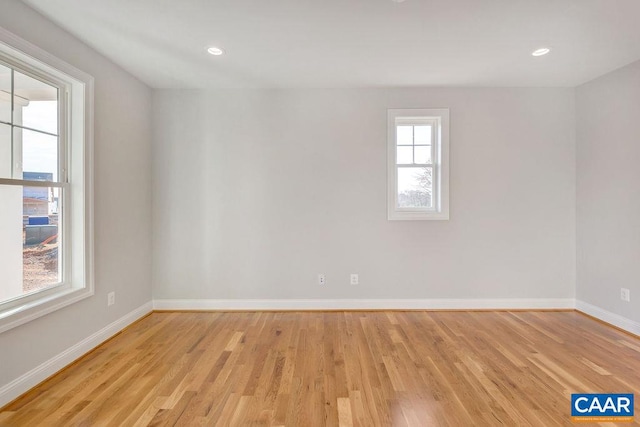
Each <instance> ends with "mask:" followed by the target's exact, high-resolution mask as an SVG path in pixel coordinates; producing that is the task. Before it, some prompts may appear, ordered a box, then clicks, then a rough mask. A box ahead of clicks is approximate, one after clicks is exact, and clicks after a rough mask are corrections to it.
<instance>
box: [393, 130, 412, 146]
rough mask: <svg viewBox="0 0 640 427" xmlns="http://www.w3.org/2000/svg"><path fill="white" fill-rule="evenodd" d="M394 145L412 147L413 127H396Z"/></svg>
mask: <svg viewBox="0 0 640 427" xmlns="http://www.w3.org/2000/svg"><path fill="white" fill-rule="evenodd" d="M396 144H397V145H413V126H396Z"/></svg>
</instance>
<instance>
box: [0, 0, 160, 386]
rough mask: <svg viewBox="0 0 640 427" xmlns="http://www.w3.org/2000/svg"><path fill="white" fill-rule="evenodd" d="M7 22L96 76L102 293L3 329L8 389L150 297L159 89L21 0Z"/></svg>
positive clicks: (10, 3) (1, 374)
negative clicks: (154, 96) (154, 113)
mask: <svg viewBox="0 0 640 427" xmlns="http://www.w3.org/2000/svg"><path fill="white" fill-rule="evenodd" d="M0 26H2V27H4V28H6V29H7V30H9V31H11V32H13V33H14V34H16V35H18V36H20V37H22V38H23V39H25V40H27V41H30V42H31V43H33V44H35V45H37V46H39V47H40V48H42V49H44V50H46V51H48V52H50V53H52V54H54V55H56V56H58V57H59V58H61V59H63V60H65V61H66V62H68V63H70V64H72V65H74V66H76V67H77V68H79V69H81V70H83V71H85V72H87V73H89V74H91V75H93V76H94V77H95V193H94V194H95V267H96V271H95V272H96V282H95V289H96V294H95V296H93V297H91V298H88V299H85V300H83V301H81V302H79V303H76V304H73V305H71V306H68V307H66V308H64V309H62V310H59V311H56V312H54V313H52V314H49V315H46V316H44V317H41V318H39V319H37V320H34V321H32V322H29V323H27V324H24V325H22V326H19V327H17V328H14V329H11V330H9V331H7V332H3V333H1V334H0V349H1V351H0V367H1V368H0V388H2V386H4V385H7V384H8V383H9V382H11V381H12V380H15V379H16V378H18V377H20V376H21V375H23V374H25V373H27V372H29V371H30V370H32V369H34V368H36V367H37V366H39V365H40V364H42V363H43V362H45V361H47V360H49V359H51V358H52V357H54V356H56V355H58V354H60V353H61V352H63V351H65V350H67V349H68V348H69V347H71V346H73V345H74V344H76V343H78V342H80V341H82V340H84V339H86V338H87V337H89V336H91V335H92V334H94V333H95V332H97V331H99V330H101V329H102V328H104V327H105V326H106V325H108V324H110V323H112V322H114V321H115V320H116V319H119V318H121V317H123V316H124V315H125V314H127V313H130V312H131V311H133V310H134V309H136V308H138V307H140V306H141V305H143V304H145V303H147V302H149V301H150V299H151V284H150V265H151V258H150V252H151V250H150V249H151V248H150V234H151V231H150V224H149V222H150V218H151V211H150V206H151V201H150V196H151V184H150V178H151V176H150V157H151V154H150V147H151V130H150V111H151V106H150V100H151V94H150V90H149V89H148V88H147V87H146V86H145V85H143V84H141V83H140V82H139V81H138V80H136V79H134V78H132V77H131V76H130V75H128V74H127V73H125V72H124V71H122V70H121V69H120V68H118V67H116V66H115V65H114V64H113V63H111V62H110V61H108V60H106V59H105V58H104V57H102V56H101V55H99V54H97V53H96V52H95V51H93V50H92V49H90V48H89V47H87V46H86V45H84V44H81V43H80V42H79V41H78V40H77V39H75V38H74V37H72V36H70V35H69V34H68V33H66V32H64V31H62V30H61V29H60V28H58V27H56V26H55V25H54V24H52V23H51V22H50V21H48V20H46V19H44V18H43V17H42V16H41V15H39V14H37V13H36V12H34V11H33V10H31V9H30V8H28V7H27V6H26V5H24V4H23V3H22V2H21V1H18V0H3V2H2V13H0ZM109 291H115V292H116V304H115V305H114V306H112V307H110V308H107V304H106V302H107V292H109Z"/></svg>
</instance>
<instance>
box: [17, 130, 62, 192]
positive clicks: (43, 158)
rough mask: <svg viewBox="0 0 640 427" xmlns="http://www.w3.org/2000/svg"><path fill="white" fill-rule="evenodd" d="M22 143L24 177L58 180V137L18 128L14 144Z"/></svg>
mask: <svg viewBox="0 0 640 427" xmlns="http://www.w3.org/2000/svg"><path fill="white" fill-rule="evenodd" d="M17 141H20V142H21V143H22V179H26V180H34V181H58V138H57V137H55V136H51V135H47V134H44V133H40V132H34V131H31V130H26V129H19V128H16V129H15V132H14V145H16V142H17Z"/></svg>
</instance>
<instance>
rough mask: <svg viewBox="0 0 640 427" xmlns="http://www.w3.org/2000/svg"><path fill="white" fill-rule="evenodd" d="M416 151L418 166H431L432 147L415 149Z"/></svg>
mask: <svg viewBox="0 0 640 427" xmlns="http://www.w3.org/2000/svg"><path fill="white" fill-rule="evenodd" d="M414 150H415V163H416V164H418V165H428V164H431V146H430V145H424V146H418V145H416V146H415V147H414Z"/></svg>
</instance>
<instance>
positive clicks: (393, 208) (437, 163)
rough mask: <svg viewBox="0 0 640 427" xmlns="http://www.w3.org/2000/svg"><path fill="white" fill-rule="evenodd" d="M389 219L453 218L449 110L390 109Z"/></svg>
mask: <svg viewBox="0 0 640 427" xmlns="http://www.w3.org/2000/svg"><path fill="white" fill-rule="evenodd" d="M388 132H389V134H388V171H387V173H388V218H389V219H390V220H396V219H400V220H403V219H409V220H412V219H449V110H446V109H438V110H388Z"/></svg>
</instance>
